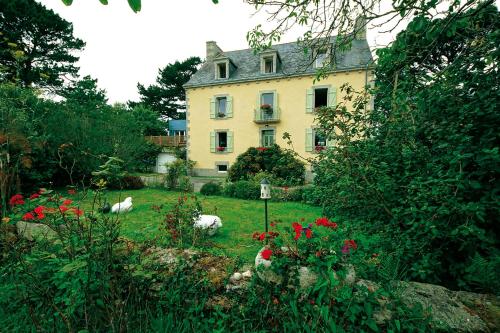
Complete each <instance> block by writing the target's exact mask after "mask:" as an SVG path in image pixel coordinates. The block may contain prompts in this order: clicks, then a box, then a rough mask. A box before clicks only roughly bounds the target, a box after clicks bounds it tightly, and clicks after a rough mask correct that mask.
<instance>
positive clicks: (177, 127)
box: [168, 119, 186, 136]
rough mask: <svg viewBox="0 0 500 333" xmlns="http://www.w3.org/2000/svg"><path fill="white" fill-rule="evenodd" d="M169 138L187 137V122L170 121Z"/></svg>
mask: <svg viewBox="0 0 500 333" xmlns="http://www.w3.org/2000/svg"><path fill="white" fill-rule="evenodd" d="M168 135H169V136H185V135H186V120H185V119H179V120H169V121H168Z"/></svg>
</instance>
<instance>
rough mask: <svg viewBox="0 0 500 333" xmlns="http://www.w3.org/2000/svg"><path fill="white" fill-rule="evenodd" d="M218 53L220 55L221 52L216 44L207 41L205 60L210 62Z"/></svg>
mask: <svg viewBox="0 0 500 333" xmlns="http://www.w3.org/2000/svg"><path fill="white" fill-rule="evenodd" d="M219 53H222V50H221V49H220V47H219V46H218V45H217V43H216V42H214V41H208V42H207V60H212V59H213V58H215V57H216V56H217V55H218V54H219Z"/></svg>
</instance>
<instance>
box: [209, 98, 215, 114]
mask: <svg viewBox="0 0 500 333" xmlns="http://www.w3.org/2000/svg"><path fill="white" fill-rule="evenodd" d="M210 119H215V97H212V98H211V99H210Z"/></svg>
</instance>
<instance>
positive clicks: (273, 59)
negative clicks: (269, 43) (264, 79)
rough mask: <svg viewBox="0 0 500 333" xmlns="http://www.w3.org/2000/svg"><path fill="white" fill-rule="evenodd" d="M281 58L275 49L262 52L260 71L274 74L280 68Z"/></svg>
mask: <svg viewBox="0 0 500 333" xmlns="http://www.w3.org/2000/svg"><path fill="white" fill-rule="evenodd" d="M279 64H280V58H279V56H278V52H277V51H275V50H266V51H264V52H261V53H260V73H261V74H274V73H276V72H277V70H278V66H279Z"/></svg>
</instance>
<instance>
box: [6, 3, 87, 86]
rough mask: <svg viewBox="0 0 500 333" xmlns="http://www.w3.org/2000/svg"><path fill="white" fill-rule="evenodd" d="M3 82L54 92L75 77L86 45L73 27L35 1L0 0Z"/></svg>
mask: <svg viewBox="0 0 500 333" xmlns="http://www.w3.org/2000/svg"><path fill="white" fill-rule="evenodd" d="M0 32H1V33H2V35H3V38H2V40H0V66H1V67H2V71H3V75H2V76H1V79H2V80H6V81H10V82H16V83H18V84H20V85H22V86H25V87H29V86H33V85H34V86H38V87H42V88H48V89H51V90H57V88H60V87H61V86H63V84H64V80H65V79H68V78H69V77H72V76H74V75H76V73H77V72H78V68H77V67H76V66H75V63H76V62H77V61H78V57H77V56H75V55H74V52H75V51H79V50H81V49H83V47H84V46H85V43H84V42H83V41H82V40H80V39H78V38H75V37H74V36H73V26H72V24H71V23H69V22H67V21H65V20H64V19H62V18H61V17H60V16H59V15H57V14H55V13H54V12H53V11H52V10H48V9H46V8H45V7H44V6H42V5H41V4H39V3H37V2H36V1H34V0H0Z"/></svg>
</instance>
